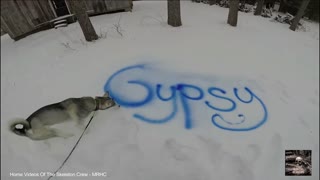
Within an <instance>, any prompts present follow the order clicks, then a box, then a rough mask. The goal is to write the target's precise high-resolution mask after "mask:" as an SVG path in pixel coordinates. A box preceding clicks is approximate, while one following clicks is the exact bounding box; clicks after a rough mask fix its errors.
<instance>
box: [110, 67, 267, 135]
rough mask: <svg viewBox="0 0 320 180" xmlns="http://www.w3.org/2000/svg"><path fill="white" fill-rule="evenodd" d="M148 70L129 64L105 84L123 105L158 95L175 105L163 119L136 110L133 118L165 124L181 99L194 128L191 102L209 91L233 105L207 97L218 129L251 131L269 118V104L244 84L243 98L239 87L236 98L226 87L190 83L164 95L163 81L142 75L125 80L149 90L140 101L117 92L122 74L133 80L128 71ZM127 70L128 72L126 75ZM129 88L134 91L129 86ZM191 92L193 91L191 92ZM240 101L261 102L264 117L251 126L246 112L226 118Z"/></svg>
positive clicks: (135, 104) (189, 125)
mask: <svg viewBox="0 0 320 180" xmlns="http://www.w3.org/2000/svg"><path fill="white" fill-rule="evenodd" d="M146 69H147V67H146V65H144V64H140V65H134V66H129V67H126V68H123V69H120V70H119V71H117V72H116V73H114V74H113V75H112V76H111V77H110V78H109V79H108V80H107V82H106V84H105V86H104V91H108V92H109V93H110V96H111V97H113V98H114V99H115V101H116V102H117V103H118V104H119V105H121V106H122V107H127V108H137V107H142V106H145V105H148V104H149V103H151V101H153V99H154V98H156V97H157V98H158V99H159V100H160V101H163V102H170V101H171V103H172V107H173V108H172V112H171V113H170V114H169V115H167V116H166V117H164V118H161V119H151V118H147V117H145V116H143V115H141V114H137V113H135V114H133V117H135V118H137V119H139V120H141V121H144V122H148V123H152V124H163V123H166V122H168V121H170V120H172V119H173V118H174V117H175V115H176V114H177V112H178V101H179V100H180V103H181V105H182V109H183V113H184V117H185V122H184V125H185V128H186V129H191V128H192V127H193V120H192V109H191V107H190V104H191V103H192V102H195V101H200V100H203V98H204V95H205V93H207V94H209V95H210V96H211V97H214V98H217V99H219V100H220V101H221V100H222V101H224V102H225V103H227V104H230V105H229V106H228V107H225V106H224V107H218V106H217V105H213V103H212V102H209V101H207V100H204V101H203V103H204V105H206V107H208V108H210V109H212V110H214V111H215V113H214V114H213V115H212V116H211V122H212V124H213V125H215V126H216V127H218V128H221V129H224V130H229V131H250V130H254V129H256V128H258V127H260V126H262V125H263V124H264V123H265V122H266V121H267V118H268V111H267V108H266V105H265V104H264V102H263V101H262V100H261V99H260V98H259V97H258V96H257V95H256V94H255V93H254V92H252V90H250V88H248V87H244V91H245V92H246V93H245V94H247V95H245V96H246V98H244V97H243V96H244V95H243V94H244V93H243V92H242V93H239V89H238V88H233V95H234V96H235V99H236V101H235V100H233V99H231V98H230V97H228V96H227V95H226V94H227V92H226V90H224V89H222V88H219V87H209V88H207V89H206V90H203V89H202V88H200V87H198V86H196V85H193V84H189V83H176V84H175V85H171V86H170V95H169V96H167V97H164V96H163V95H162V94H161V92H162V90H163V89H164V88H163V84H160V83H156V84H154V83H153V82H149V81H146V80H145V79H146V78H145V79H143V76H142V77H140V78H137V77H136V79H135V80H125V83H128V84H130V85H133V86H131V87H138V88H143V91H144V92H146V95H145V96H144V97H143V98H141V99H139V100H136V99H135V100H132V99H130V98H127V97H125V96H123V95H121V94H119V92H118V90H119V89H118V90H117V89H116V88H117V87H116V84H117V83H119V81H121V77H126V78H125V79H127V78H129V79H131V78H134V75H133V76H132V75H130V73H129V72H132V71H137V70H138V71H140V72H142V73H144V72H145V70H146ZM127 73H129V74H128V75H127ZM144 77H148V74H144ZM120 83H124V82H120ZM153 84H154V85H153ZM113 86H114V87H113ZM154 87H155V89H154ZM126 91H127V92H128V93H130V94H131V92H130V90H129V89H126ZM191 91H192V92H193V93H190V92H191ZM240 94H242V95H240ZM135 95H137V94H135ZM241 96H242V97H241ZM248 97H249V98H248ZM237 102H238V103H242V104H250V103H253V102H255V103H258V104H260V107H259V108H260V111H261V110H262V117H261V118H260V119H258V120H251V121H250V122H251V123H248V125H243V124H245V123H246V121H248V120H247V119H246V116H245V115H244V114H238V115H237V117H238V118H239V120H236V121H230V120H227V119H226V118H224V116H223V115H222V114H223V113H227V112H232V111H234V110H235V109H236V108H237ZM255 107H256V106H255Z"/></svg>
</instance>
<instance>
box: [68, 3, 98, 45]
mask: <svg viewBox="0 0 320 180" xmlns="http://www.w3.org/2000/svg"><path fill="white" fill-rule="evenodd" d="M68 1H69V4H70V6H71V9H72V10H73V13H74V14H75V16H76V17H77V19H78V22H79V24H80V27H81V29H82V32H83V34H84V37H85V38H86V40H87V41H93V40H97V39H98V35H97V34H96V31H95V30H94V27H93V26H92V23H91V21H90V19H89V16H88V14H87V8H86V3H85V1H84V0H68Z"/></svg>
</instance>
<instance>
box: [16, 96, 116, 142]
mask: <svg viewBox="0 0 320 180" xmlns="http://www.w3.org/2000/svg"><path fill="white" fill-rule="evenodd" d="M114 105H115V102H114V100H113V99H112V98H110V97H109V95H108V94H105V96H103V97H95V98H93V97H81V98H69V99H66V100H64V101H61V102H58V103H54V104H50V105H47V106H44V107H42V108H40V109H38V110H37V111H35V112H34V113H32V114H31V115H30V116H29V117H28V118H27V119H26V120H23V119H17V120H16V121H14V122H12V123H11V125H10V130H11V131H12V132H14V133H15V134H17V135H20V136H27V137H29V138H30V139H32V140H44V139H49V138H53V137H64V138H66V137H70V136H72V134H68V133H64V132H61V131H60V130H58V129H54V128H50V127H49V126H50V125H54V124H58V123H62V122H66V121H69V120H74V121H76V122H77V124H79V125H81V124H83V120H84V119H85V118H86V117H88V116H89V115H90V114H91V113H92V112H93V111H96V110H104V109H108V108H110V107H112V106H114ZM18 125H20V126H22V127H20V128H19V127H18Z"/></svg>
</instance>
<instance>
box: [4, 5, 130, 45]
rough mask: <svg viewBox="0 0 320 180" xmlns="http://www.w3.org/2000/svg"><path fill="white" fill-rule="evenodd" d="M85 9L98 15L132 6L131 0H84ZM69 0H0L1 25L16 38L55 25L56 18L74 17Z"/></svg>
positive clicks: (128, 8)
mask: <svg viewBox="0 0 320 180" xmlns="http://www.w3.org/2000/svg"><path fill="white" fill-rule="evenodd" d="M85 1H86V5H87V13H88V14H89V15H98V14H104V13H109V12H116V11H129V10H131V9H132V0H85ZM72 12H73V10H72V8H71V7H70V5H69V4H68V0H26V1H24V0H23V1H20V0H1V28H2V29H3V30H4V31H5V32H7V33H8V34H9V36H10V37H11V38H12V39H14V40H18V39H21V38H23V37H25V36H27V35H29V34H32V33H34V32H38V31H40V30H44V29H49V28H52V27H54V25H53V22H54V20H55V19H61V18H63V17H69V19H68V22H70V21H74V20H75V19H74V18H70V16H71V17H72Z"/></svg>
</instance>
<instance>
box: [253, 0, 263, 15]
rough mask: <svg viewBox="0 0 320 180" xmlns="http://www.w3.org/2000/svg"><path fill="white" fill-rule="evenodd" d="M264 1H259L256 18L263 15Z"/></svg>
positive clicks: (255, 13)
mask: <svg viewBox="0 0 320 180" xmlns="http://www.w3.org/2000/svg"><path fill="white" fill-rule="evenodd" d="M263 3H264V0H258V4H257V8H256V11H255V12H254V15H255V16H260V15H261V13H262V8H263Z"/></svg>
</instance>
